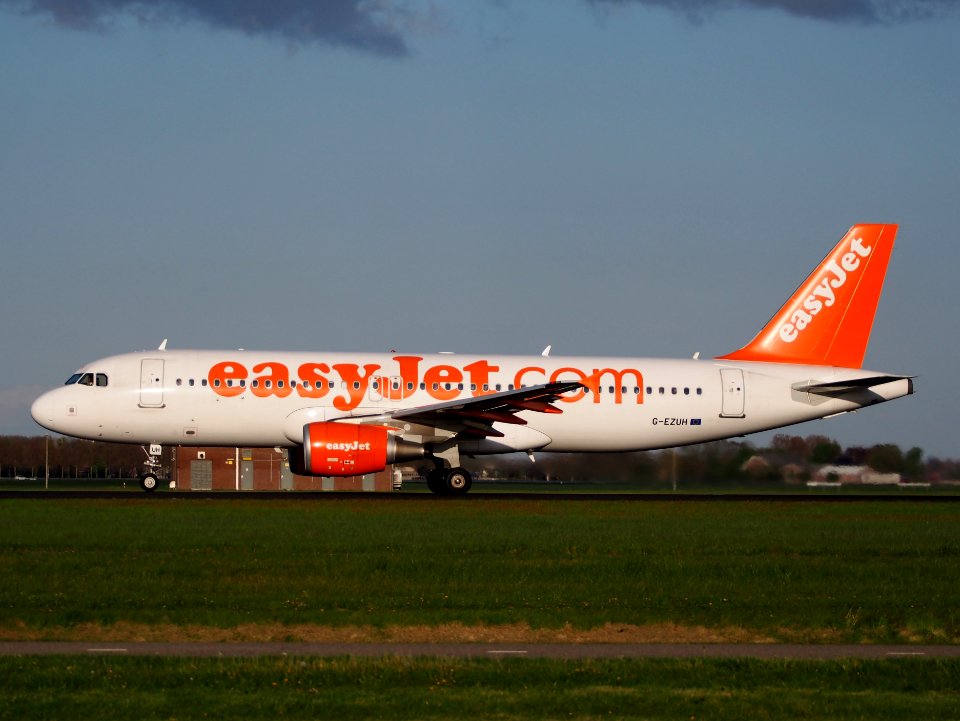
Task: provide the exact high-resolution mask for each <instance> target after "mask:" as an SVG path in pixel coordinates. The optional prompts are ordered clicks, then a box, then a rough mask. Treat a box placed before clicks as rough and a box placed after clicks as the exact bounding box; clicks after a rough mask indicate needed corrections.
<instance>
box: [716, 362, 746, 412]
mask: <svg viewBox="0 0 960 721" xmlns="http://www.w3.org/2000/svg"><path fill="white" fill-rule="evenodd" d="M720 384H721V386H722V387H723V400H722V401H721V409H720V417H721V418H743V417H744V416H745V414H744V412H743V408H744V400H743V399H744V392H743V371H742V370H741V369H739V368H721V369H720Z"/></svg>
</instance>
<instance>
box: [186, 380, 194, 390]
mask: <svg viewBox="0 0 960 721" xmlns="http://www.w3.org/2000/svg"><path fill="white" fill-rule="evenodd" d="M187 385H188V386H190V387H191V388H193V378H191V379H190V380H189V381H187Z"/></svg>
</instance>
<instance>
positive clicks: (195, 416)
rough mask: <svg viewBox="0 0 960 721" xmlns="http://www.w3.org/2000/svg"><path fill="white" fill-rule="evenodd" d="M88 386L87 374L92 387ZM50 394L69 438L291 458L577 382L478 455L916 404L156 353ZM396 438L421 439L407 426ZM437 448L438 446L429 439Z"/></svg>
mask: <svg viewBox="0 0 960 721" xmlns="http://www.w3.org/2000/svg"><path fill="white" fill-rule="evenodd" d="M86 374H90V375H89V376H86ZM78 375H79V376H80V377H81V380H82V382H77V381H76V379H77V376H74V377H73V379H72V380H74V382H72V383H70V384H68V385H65V386H62V387H60V388H57V389H54V390H52V391H50V392H48V393H46V394H44V395H43V396H41V397H40V398H39V399H37V401H36V402H35V403H34V405H33V409H32V413H33V417H34V418H35V419H36V421H37V422H38V423H39V424H40V425H42V426H44V427H45V428H48V429H50V430H53V431H56V432H58V433H63V434H65V435H70V436H77V437H80V438H90V439H96V440H104V441H115V442H128V443H158V444H165V445H194V446H197V445H203V446H253V447H269V446H284V447H293V446H296V445H298V444H300V443H302V441H303V435H302V434H303V427H304V425H305V424H308V423H311V422H315V421H333V420H338V419H349V418H358V419H359V418H361V417H364V418H369V417H375V416H377V415H378V414H381V415H383V416H385V417H388V416H389V414H390V412H391V411H395V410H397V409H400V408H413V407H422V406H430V405H432V404H438V403H443V402H449V401H451V400H468V399H471V398H473V397H475V396H481V395H485V394H490V393H496V392H498V391H507V390H512V389H513V388H515V387H521V386H534V385H539V384H543V383H547V382H550V381H557V380H561V381H562V380H574V381H580V382H583V383H584V384H585V385H587V386H589V389H588V390H581V391H576V392H571V393H568V394H567V395H566V396H565V397H563V398H562V399H561V400H560V401H558V402H557V403H556V404H555V405H556V406H557V407H558V408H560V409H561V410H562V413H559V414H558V413H540V412H535V411H522V412H520V413H519V414H518V416H519V417H520V418H522V419H523V420H525V421H526V422H527V425H525V426H520V425H509V426H506V425H502V424H494V426H495V427H496V428H498V429H501V430H503V431H504V437H503V438H502V439H499V440H496V441H494V440H490V441H485V442H483V443H479V444H477V443H475V445H474V446H473V447H471V448H466V446H464V448H465V450H466V451H467V452H471V453H500V452H509V451H515V450H534V449H543V450H548V451H558V452H567V451H629V450H646V449H655V448H665V447H670V446H677V445H686V444H691V443H699V442H703V441H709V440H716V439H720V438H728V437H732V436H740V435H745V434H748V433H753V432H756V431H761V430H766V429H770V428H776V427H780V426H785V425H790V424H793V423H799V422H802V421H807V420H811V419H814V418H822V417H824V416H828V415H833V414H837V413H843V412H846V411H852V410H856V409H857V408H860V407H863V406H866V405H872V404H874V403H879V402H883V401H886V400H892V399H894V398H899V397H901V396H904V395H907V394H909V393H911V392H912V383H911V381H910V380H908V379H905V378H897V379H894V380H891V381H890V382H886V383H882V384H877V385H873V386H872V387H869V388H863V389H862V390H856V391H854V392H852V393H845V394H843V396H842V397H833V396H830V395H824V394H815V393H808V392H805V391H803V390H797V389H796V387H802V385H803V384H809V383H811V382H812V383H819V384H823V383H832V382H840V381H849V380H852V379H857V378H868V377H875V376H877V375H878V374H876V373H873V372H870V371H863V370H853V369H845V368H832V367H825V366H808V365H796V364H789V363H756V362H742V361H740V362H729V361H722V360H672V359H651V358H609V357H607V358H605V357H542V356H496V357H494V356H473V355H471V356H467V355H453V354H435V355H423V354H419V355H415V354H405V353H389V354H347V353H300V352H297V353H292V352H284V351H277V352H268V351H262V352H261V351H188V350H182V351H146V352H141V353H129V354H124V355H117V356H112V357H109V358H104V359H102V360H98V361H95V362H93V363H90V364H88V365H86V366H84V367H83V368H81V369H80V370H79V371H78ZM396 430H397V431H398V432H401V433H403V432H405V431H410V432H412V433H420V434H421V435H420V436H419V437H418V438H419V440H421V441H430V440H431V439H430V438H426V437H424V436H423V435H422V434H423V429H416V428H414V429H410V428H409V427H403V426H400V427H398V428H397V429H396ZM433 440H436V439H433Z"/></svg>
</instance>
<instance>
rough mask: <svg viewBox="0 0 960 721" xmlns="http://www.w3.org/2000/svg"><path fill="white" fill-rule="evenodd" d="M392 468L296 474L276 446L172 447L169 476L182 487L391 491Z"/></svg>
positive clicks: (255, 489)
mask: <svg viewBox="0 0 960 721" xmlns="http://www.w3.org/2000/svg"><path fill="white" fill-rule="evenodd" d="M394 475H395V474H394V470H393V467H392V466H388V467H387V468H386V469H385V470H383V471H380V472H379V473H376V474H369V475H366V476H351V477H348V478H320V477H317V476H299V475H297V474H295V473H293V472H291V470H290V464H289V462H288V460H287V452H286V450H284V449H278V448H193V447H186V446H180V447H178V448H177V449H176V457H175V459H174V463H173V477H172V479H171V480H173V481H174V482H175V483H176V486H177V488H178V489H179V490H183V491H189V490H193V491H381V492H386V491H392V490H393V489H394V485H393V484H394Z"/></svg>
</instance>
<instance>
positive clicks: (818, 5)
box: [586, 0, 956, 23]
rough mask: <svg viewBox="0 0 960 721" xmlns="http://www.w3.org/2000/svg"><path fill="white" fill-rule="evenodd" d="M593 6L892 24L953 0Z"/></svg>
mask: <svg viewBox="0 0 960 721" xmlns="http://www.w3.org/2000/svg"><path fill="white" fill-rule="evenodd" d="M586 1H587V2H589V3H590V4H591V5H595V6H600V7H602V6H613V5H647V6H649V7H663V8H668V9H670V10H674V11H676V12H678V13H681V14H683V15H686V16H688V17H691V18H695V19H702V18H704V17H706V16H709V15H710V14H711V13H713V12H715V11H717V10H726V9H730V8H738V7H739V8H760V9H770V10H781V11H783V12H785V13H789V14H790V15H796V16H799V17H804V18H811V19H815V20H825V21H830V22H861V23H895V22H902V21H905V20H915V19H923V18H929V17H933V16H935V15H937V14H938V13H940V12H942V11H946V10H948V9H950V8H952V7H955V6H956V0H586Z"/></svg>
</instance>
